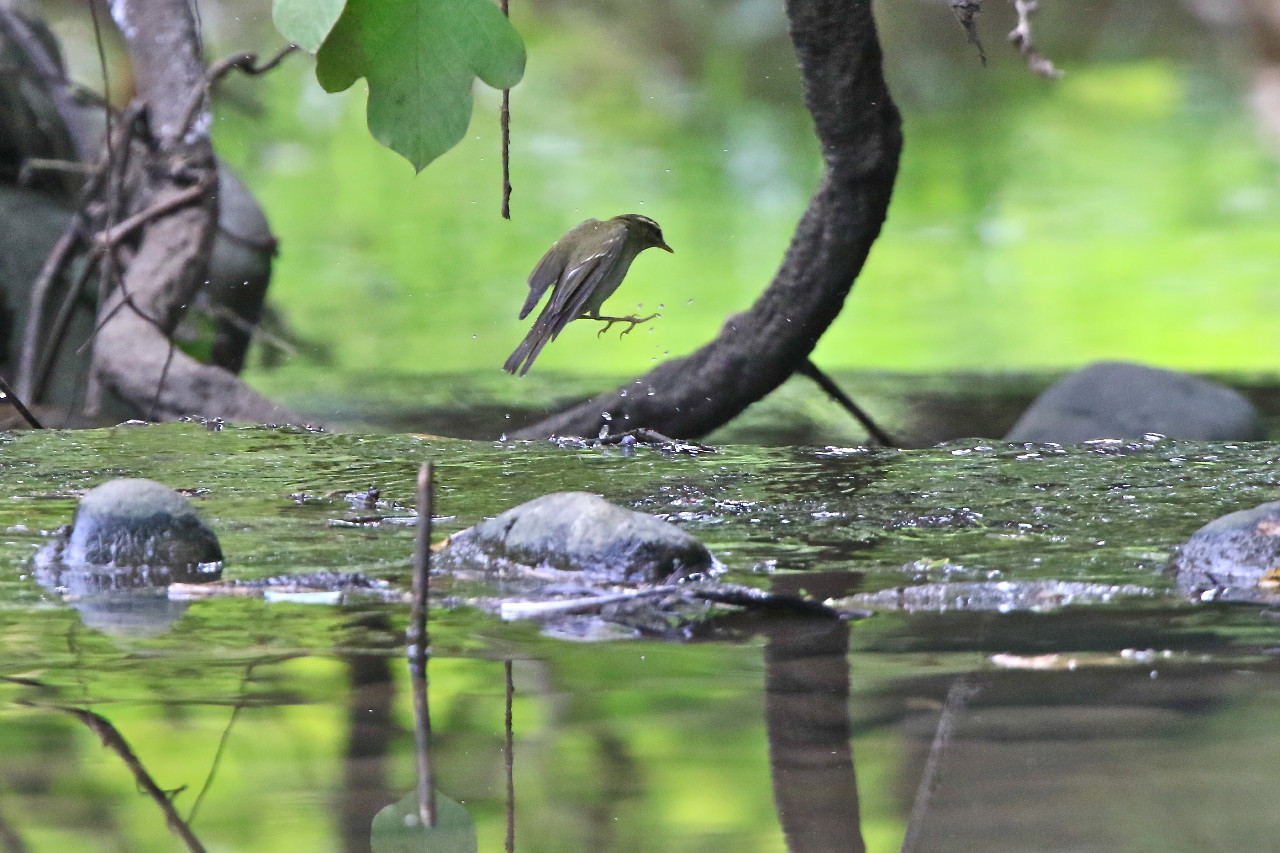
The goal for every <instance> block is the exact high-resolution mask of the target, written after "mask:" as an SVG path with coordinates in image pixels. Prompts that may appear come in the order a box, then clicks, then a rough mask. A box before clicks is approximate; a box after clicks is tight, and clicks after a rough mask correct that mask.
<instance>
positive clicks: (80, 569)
mask: <svg viewBox="0 0 1280 853" xmlns="http://www.w3.org/2000/svg"><path fill="white" fill-rule="evenodd" d="M36 561H37V564H38V565H40V566H42V567H44V568H46V569H53V568H57V569H61V570H65V571H71V572H76V573H79V574H82V575H84V577H83V578H81V579H80V580H81V583H82V584H83V585H84V586H85V587H87V589H85V590H82V591H88V589H91V588H98V589H113V588H115V589H119V588H126V587H136V586H146V585H152V586H154V585H162V584H167V583H169V582H171V581H176V580H181V581H188V582H191V581H194V580H198V579H209V574H210V569H211V568H217V566H216V564H219V563H220V562H221V561H222V549H221V548H220V547H219V545H218V537H217V536H215V535H214V533H213V531H212V530H210V529H209V527H208V526H207V525H206V524H205V523H204V522H203V521H201V520H200V517H199V516H198V515H196V511H195V508H194V507H192V506H191V502H190V501H188V500H187V499H186V498H184V497H183V496H182V495H180V494H178V493H177V492H175V491H174V490H173V489H171V488H169V487H168V486H164V485H161V484H160V483H157V482H155V481H154V480H143V479H121V480H109V481H108V482H106V483H103V484H102V485H101V486H98V487H97V488H95V489H92V490H90V491H89V492H88V493H87V494H86V495H85V496H84V497H83V498H82V499H81V500H80V506H79V508H77V509H76V515H75V520H74V521H73V522H72V524H71V530H70V532H69V533H65V534H62V535H60V536H59V537H58V538H57V539H56V540H54V541H53V542H50V543H49V544H48V545H46V546H45V547H44V548H42V549H41V551H40V553H39V554H38V555H37V560H36ZM112 570H127V571H112ZM215 576H216V575H215ZM59 585H62V586H65V585H66V584H65V583H63V584H59Z"/></svg>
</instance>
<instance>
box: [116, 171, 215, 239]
mask: <svg viewBox="0 0 1280 853" xmlns="http://www.w3.org/2000/svg"><path fill="white" fill-rule="evenodd" d="M213 182H214V177H213V173H212V172H207V173H204V174H202V175H201V176H200V178H199V179H198V180H197V181H196V182H195V183H194V184H192V185H191V186H189V187H187V188H186V189H185V190H182V191H181V192H179V193H176V194H174V195H172V196H170V197H169V198H166V199H164V200H163V201H159V202H156V203H155V204H153V205H152V206H151V207H148V208H147V209H146V210H140V211H138V212H137V213H135V214H133V215H132V216H130V217H129V218H128V219H126V220H124V221H123V222H117V223H116V224H115V225H113V226H111V227H110V228H107V229H104V230H102V231H100V232H98V233H97V234H95V235H94V238H93V241H94V243H95V245H97V246H100V247H110V246H114V245H116V244H117V243H119V242H120V241H121V240H123V239H124V238H125V237H128V236H129V235H130V234H131V233H133V232H134V231H136V230H137V229H139V228H141V227H142V226H143V225H147V224H149V223H151V222H154V221H155V220H157V219H159V218H160V217H162V216H165V215H166V214H169V213H172V212H173V211H175V210H177V209H178V208H180V207H185V206H187V205H188V204H191V203H192V202H195V201H199V200H200V198H201V197H202V196H203V195H204V194H205V193H206V192H208V191H209V188H210V187H211V186H213Z"/></svg>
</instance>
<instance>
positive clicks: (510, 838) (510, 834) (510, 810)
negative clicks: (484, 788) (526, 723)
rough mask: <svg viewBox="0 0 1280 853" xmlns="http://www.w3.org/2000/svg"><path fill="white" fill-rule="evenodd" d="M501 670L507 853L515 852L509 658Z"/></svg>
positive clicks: (512, 688) (512, 693)
mask: <svg viewBox="0 0 1280 853" xmlns="http://www.w3.org/2000/svg"><path fill="white" fill-rule="evenodd" d="M502 671H503V674H504V675H505V676H506V681H507V713H506V732H507V742H506V756H505V762H504V763H505V764H506V771H507V845H506V851H507V853H515V849H516V775H515V767H516V753H515V734H514V732H513V730H512V715H511V706H512V703H513V701H514V699H515V695H516V682H515V678H514V677H513V673H512V663H511V659H510V658H508V659H507V660H504V661H503V662H502Z"/></svg>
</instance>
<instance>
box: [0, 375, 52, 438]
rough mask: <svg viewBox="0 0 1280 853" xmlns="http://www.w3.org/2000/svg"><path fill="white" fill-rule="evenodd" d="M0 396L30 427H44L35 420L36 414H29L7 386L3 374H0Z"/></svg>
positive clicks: (19, 399)
mask: <svg viewBox="0 0 1280 853" xmlns="http://www.w3.org/2000/svg"><path fill="white" fill-rule="evenodd" d="M0 396H2V397H3V398H4V399H5V400H6V401H8V403H9V405H11V406H13V408H14V409H16V410H17V412H18V414H20V415H22V419H23V420H24V421H26V422H27V424H28V425H29V426H30V427H31V428H32V429H44V427H42V426H40V422H39V421H38V420H36V416H35V415H33V414H31V412H30V411H28V410H27V407H26V406H24V405H23V404H22V399H21V398H20V397H19V396H18V395H17V394H16V393H15V392H14V390H13V389H12V388H10V387H9V383H8V382H5V381H4V377H3V376H0Z"/></svg>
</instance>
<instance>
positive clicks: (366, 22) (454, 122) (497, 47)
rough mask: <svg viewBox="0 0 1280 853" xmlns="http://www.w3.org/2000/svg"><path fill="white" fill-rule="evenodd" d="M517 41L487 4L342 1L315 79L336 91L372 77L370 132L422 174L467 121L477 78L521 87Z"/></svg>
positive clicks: (486, 0)
mask: <svg viewBox="0 0 1280 853" xmlns="http://www.w3.org/2000/svg"><path fill="white" fill-rule="evenodd" d="M524 61H525V53H524V43H523V42H522V41H521V40H520V36H519V35H518V34H517V33H516V31H515V28H514V27H512V26H511V23H510V22H509V21H508V20H507V19H506V17H504V16H503V14H502V13H501V12H500V11H498V8H497V7H496V6H494V5H493V3H492V2H490V0H347V7H346V9H345V10H344V11H343V13H342V17H341V18H339V19H338V23H337V24H336V25H335V26H334V27H333V30H332V31H331V32H330V33H329V37H328V39H326V40H325V43H324V44H323V45H322V46H321V47H320V50H319V51H318V52H317V53H316V78H317V79H318V80H319V81H320V85H321V86H323V87H324V88H325V89H326V90H328V91H330V92H340V91H342V90H343V89H346V88H347V87H348V86H350V85H351V84H352V83H354V82H355V81H356V80H357V79H359V78H360V77H364V78H366V79H367V80H368V81H369V108H368V109H369V131H370V132H371V133H372V134H373V136H374V138H375V139H377V140H378V141H379V142H381V143H382V144H383V145H385V146H387V147H388V148H390V149H391V150H393V151H396V152H397V153H399V154H401V155H403V156H404V157H405V158H406V159H407V160H408V161H409V162H410V163H412V164H413V166H414V168H415V169H418V170H419V171H421V170H422V169H423V168H424V167H425V166H426V165H427V164H428V163H430V162H431V161H432V160H434V159H435V158H436V157H439V156H440V155H441V154H443V153H444V152H446V151H448V150H449V149H450V148H452V147H453V146H454V145H456V144H457V142H458V140H460V139H461V138H462V136H463V134H465V133H466V132H467V125H468V124H469V123H470V121H471V88H472V86H473V84H474V81H475V78H477V77H479V78H480V79H481V80H483V81H484V82H485V83H488V84H489V85H490V86H493V87H494V88H496V89H504V88H509V87H511V86H514V85H515V84H516V83H518V82H520V78H521V76H523V74H524Z"/></svg>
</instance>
